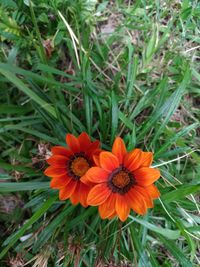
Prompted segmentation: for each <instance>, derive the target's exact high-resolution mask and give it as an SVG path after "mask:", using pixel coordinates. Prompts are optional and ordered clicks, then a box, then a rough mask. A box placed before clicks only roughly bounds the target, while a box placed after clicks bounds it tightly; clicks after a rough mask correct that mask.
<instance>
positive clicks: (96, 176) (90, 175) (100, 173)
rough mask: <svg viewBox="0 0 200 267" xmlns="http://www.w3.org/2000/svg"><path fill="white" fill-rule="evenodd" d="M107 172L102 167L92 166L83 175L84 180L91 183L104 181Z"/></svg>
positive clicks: (107, 174)
mask: <svg viewBox="0 0 200 267" xmlns="http://www.w3.org/2000/svg"><path fill="white" fill-rule="evenodd" d="M108 176H109V173H108V172H107V171H105V170H104V169H102V168H99V167H92V168H90V169H89V170H88V171H87V172H86V174H85V175H84V179H85V181H86V180H87V181H89V182H92V183H96V184H99V183H104V182H106V181H107V180H108Z"/></svg>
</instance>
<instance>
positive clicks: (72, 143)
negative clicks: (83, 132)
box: [66, 134, 80, 153]
mask: <svg viewBox="0 0 200 267" xmlns="http://www.w3.org/2000/svg"><path fill="white" fill-rule="evenodd" d="M66 143H67V145H68V146H69V148H70V149H71V150H72V151H73V152H74V153H77V152H80V144H79V141H78V139H77V138H76V137H75V136H74V135H73V134H67V135H66Z"/></svg>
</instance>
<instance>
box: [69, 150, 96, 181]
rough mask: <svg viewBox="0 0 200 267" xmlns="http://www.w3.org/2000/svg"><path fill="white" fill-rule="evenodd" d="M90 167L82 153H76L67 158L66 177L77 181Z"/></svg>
mask: <svg viewBox="0 0 200 267" xmlns="http://www.w3.org/2000/svg"><path fill="white" fill-rule="evenodd" d="M90 167H91V163H90V161H89V159H88V158H87V157H86V155H85V154H84V153H76V154H74V155H72V156H71V157H70V158H69V161H68V164H67V171H68V175H69V176H70V177H72V178H73V179H75V180H79V179H80V178H81V176H83V175H84V174H85V173H86V172H87V170H88V169H89V168H90Z"/></svg>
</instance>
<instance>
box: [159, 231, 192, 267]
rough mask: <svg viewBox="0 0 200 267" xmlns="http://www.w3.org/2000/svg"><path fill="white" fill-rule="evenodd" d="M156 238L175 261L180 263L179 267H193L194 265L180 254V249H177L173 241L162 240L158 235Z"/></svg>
mask: <svg viewBox="0 0 200 267" xmlns="http://www.w3.org/2000/svg"><path fill="white" fill-rule="evenodd" d="M158 238H159V239H160V241H161V242H162V243H163V245H164V246H165V247H166V248H167V249H168V250H169V252H170V253H171V254H172V255H173V256H174V257H175V259H176V260H177V261H178V262H179V263H180V266H182V267H194V265H193V264H192V263H191V262H190V261H189V260H188V259H187V258H186V257H185V255H184V254H183V252H182V249H179V248H178V247H177V245H176V243H175V242H174V241H172V240H168V239H166V238H163V236H161V235H158Z"/></svg>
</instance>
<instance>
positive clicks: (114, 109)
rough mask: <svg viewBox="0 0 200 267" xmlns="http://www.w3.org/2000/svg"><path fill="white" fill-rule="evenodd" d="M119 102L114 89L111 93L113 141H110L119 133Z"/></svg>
mask: <svg viewBox="0 0 200 267" xmlns="http://www.w3.org/2000/svg"><path fill="white" fill-rule="evenodd" d="M118 113H119V112H118V102H117V98H116V95H115V93H114V91H112V94H111V141H110V143H111V144H112V143H113V140H114V138H115V136H116V133H117V126H118V118H119V115H118Z"/></svg>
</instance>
